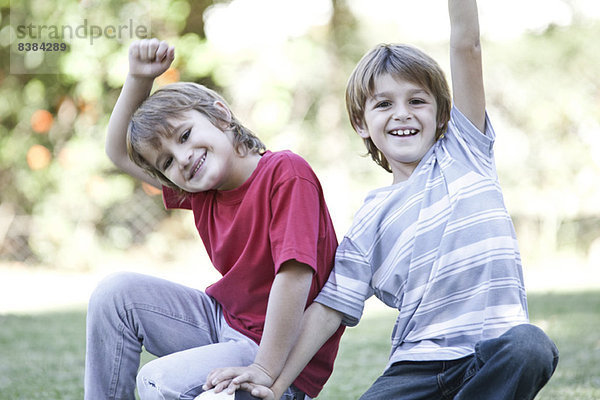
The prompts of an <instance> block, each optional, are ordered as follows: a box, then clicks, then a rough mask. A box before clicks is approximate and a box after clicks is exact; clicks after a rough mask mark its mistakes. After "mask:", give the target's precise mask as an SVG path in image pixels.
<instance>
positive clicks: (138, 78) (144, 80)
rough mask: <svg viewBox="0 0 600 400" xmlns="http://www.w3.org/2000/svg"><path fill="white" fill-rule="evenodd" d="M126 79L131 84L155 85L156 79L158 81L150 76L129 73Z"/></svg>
mask: <svg viewBox="0 0 600 400" xmlns="http://www.w3.org/2000/svg"><path fill="white" fill-rule="evenodd" d="M126 79H127V80H129V81H131V82H135V83H139V84H153V83H154V79H156V78H154V77H150V76H144V75H135V74H132V73H128V74H127V78H126Z"/></svg>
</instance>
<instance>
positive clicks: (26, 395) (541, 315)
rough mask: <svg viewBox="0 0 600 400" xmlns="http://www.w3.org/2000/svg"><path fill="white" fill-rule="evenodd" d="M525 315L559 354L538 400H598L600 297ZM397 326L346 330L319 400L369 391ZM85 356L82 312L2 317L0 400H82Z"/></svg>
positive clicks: (376, 319)
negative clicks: (537, 326) (552, 372)
mask: <svg viewBox="0 0 600 400" xmlns="http://www.w3.org/2000/svg"><path fill="white" fill-rule="evenodd" d="M529 307H530V316H531V320H532V322H533V323H535V324H537V325H539V326H541V327H542V328H543V329H544V330H545V331H546V333H548V335H549V336H550V337H551V338H552V339H553V340H554V341H555V342H556V344H557V346H558V348H559V349H560V353H561V359H560V363H559V366H558V369H557V371H556V373H555V374H554V377H553V378H552V380H551V381H550V383H549V384H548V385H547V386H546V387H545V388H544V389H543V390H542V392H541V393H540V394H539V396H538V397H537V399H540V400H550V399H560V400H569V399H577V400H592V399H600V291H588V292H578V293H560V294H559V293H550V294H531V295H530V296H529ZM394 319H395V314H394V313H393V312H381V313H375V314H374V315H370V316H369V315H367V316H366V317H365V318H364V319H363V321H362V322H361V323H360V324H359V326H358V327H356V328H351V329H348V330H347V332H346V334H345V335H344V337H343V340H342V345H341V347H340V354H339V356H338V358H337V361H336V365H335V370H334V372H333V375H332V377H331V379H330V380H329V382H328V384H327V385H326V387H325V389H324V390H323V392H322V393H321V396H319V399H321V400H338V399H339V400H351V399H356V398H358V397H359V396H360V394H361V393H363V392H364V391H365V390H366V389H367V388H368V387H369V386H370V384H371V383H372V382H373V380H375V378H377V376H379V375H380V374H381V372H382V369H383V368H384V366H385V364H386V361H387V357H388V353H389V337H390V333H391V329H392V326H393V323H394ZM84 353H85V314H84V312H83V311H71V312H59V313H58V312H57V313H48V314H41V315H0V400H4V399H6V400H9V399H10V400H17V399H27V400H35V399H44V400H54V399H56V400H59V399H78V400H80V399H81V398H82V397H83V366H84ZM145 359H146V360H147V359H148V356H147V355H146V357H145Z"/></svg>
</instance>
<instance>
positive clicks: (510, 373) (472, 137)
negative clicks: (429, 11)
mask: <svg viewBox="0 0 600 400" xmlns="http://www.w3.org/2000/svg"><path fill="white" fill-rule="evenodd" d="M448 7H449V14H450V22H451V38H450V64H451V72H452V86H453V96H452V99H451V96H450V91H449V88H448V85H447V82H446V80H445V77H444V74H443V72H442V70H441V69H440V67H439V66H438V64H437V63H436V62H435V61H434V60H433V59H431V58H430V57H429V56H427V55H426V54H424V53H423V52H421V51H420V50H418V49H415V48H413V47H410V46H405V45H379V46H377V47H375V48H374V49H372V50H371V51H370V52H368V53H367V54H366V55H365V56H364V57H363V58H362V60H361V61H360V62H359V63H358V65H357V67H356V68H355V70H354V72H353V73H352V75H351V77H350V80H349V83H348V86H347V90H346V105H347V109H348V113H349V116H350V121H351V123H352V125H353V127H354V129H355V130H356V132H357V133H358V135H359V136H360V137H361V138H363V140H364V142H365V145H366V147H367V149H368V151H369V154H370V155H371V157H372V158H373V160H374V161H375V162H376V163H377V164H379V165H380V166H381V167H383V168H384V169H385V170H386V171H388V172H390V173H391V174H392V176H393V181H392V185H391V186H388V187H383V188H380V189H377V190H374V191H372V192H371V193H369V195H368V196H367V198H366V200H365V202H364V204H363V206H362V207H361V208H360V210H359V211H358V212H357V214H356V216H355V219H354V223H353V225H352V227H351V228H350V230H349V232H348V233H347V234H346V236H345V237H344V239H343V240H342V243H341V244H340V246H339V248H338V250H337V253H336V262H335V267H334V270H333V272H332V273H331V275H330V277H329V280H328V282H327V283H326V284H325V286H324V287H323V289H322V290H321V293H320V294H319V296H318V297H317V299H316V300H315V301H316V303H317V304H314V305H313V306H311V307H310V308H309V309H308V310H307V311H306V313H305V316H304V322H303V333H302V334H301V336H300V338H299V340H298V342H297V344H296V347H295V349H294V351H293V353H292V354H291V355H290V357H289V358H288V362H287V364H286V366H285V367H284V369H283V371H282V372H281V373H279V371H270V375H271V376H279V378H278V379H277V380H276V381H275V382H274V384H272V381H271V382H269V379H263V380H261V377H260V376H258V375H259V374H254V375H253V374H252V371H250V372H246V375H243V376H238V377H237V378H236V379H234V380H233V381H232V386H234V385H238V384H240V383H242V382H244V381H246V382H248V381H249V382H253V383H255V384H256V383H258V384H262V385H266V386H267V387H269V386H270V387H271V390H266V388H264V387H255V388H254V390H253V394H254V395H255V396H259V397H263V398H270V396H271V394H272V393H275V398H278V397H277V395H278V393H279V392H280V390H281V389H283V388H285V387H287V386H289V383H288V382H289V381H290V379H292V378H293V377H294V376H295V375H294V374H297V373H298V372H299V370H301V368H300V366H301V365H304V363H306V362H308V361H309V360H310V358H311V354H312V353H313V349H317V348H318V346H320V343H321V342H322V341H323V340H325V339H326V338H327V337H328V335H329V334H330V333H333V331H334V330H335V328H336V327H337V326H338V324H339V323H340V321H341V323H343V324H345V325H347V326H354V325H356V324H357V323H358V322H359V320H360V318H361V315H362V312H363V307H364V303H365V300H366V299H368V298H369V297H370V296H372V295H373V294H374V295H375V296H377V297H378V298H379V299H380V300H381V301H382V302H384V303H385V304H386V305H388V306H390V307H393V308H397V309H398V311H399V315H398V318H397V320H396V324H395V326H394V330H393V333H392V349H391V354H390V360H389V363H388V365H387V368H386V370H385V372H384V374H383V375H382V376H381V377H379V378H378V379H377V380H376V381H375V383H374V384H373V385H372V386H371V387H370V388H369V389H368V391H367V392H366V393H365V394H364V395H363V396H362V397H361V400H371V399H385V400H389V399H438V398H443V399H451V398H456V399H532V398H534V397H535V395H536V394H537V392H538V391H539V390H540V389H541V388H542V387H543V386H544V384H545V383H546V382H547V381H548V380H549V379H550V376H551V375H552V373H553V372H554V369H555V368H556V364H557V362H558V351H557V349H556V346H555V345H554V344H553V343H552V341H551V340H550V339H549V338H548V337H547V336H546V335H545V334H544V333H543V332H542V331H541V330H540V329H539V328H536V327H534V326H533V325H530V324H529V323H528V313H527V299H526V293H525V288H524V285H523V276H522V270H521V258H520V254H519V249H518V245H517V240H516V236H515V231H514V227H513V224H512V221H511V218H510V216H509V214H508V211H507V210H506V207H505V205H504V200H503V196H502V192H501V189H500V185H499V182H498V177H497V174H496V169H495V163H494V154H493V144H494V140H495V132H494V130H493V128H492V125H491V123H490V121H489V119H488V116H487V113H486V111H485V97H484V87H483V78H482V66H481V49H480V43H479V23H478V17H477V4H476V1H475V0H449V1H448ZM233 375H234V374H232V376H233ZM263 378H264V377H263ZM250 386H251V385H250Z"/></svg>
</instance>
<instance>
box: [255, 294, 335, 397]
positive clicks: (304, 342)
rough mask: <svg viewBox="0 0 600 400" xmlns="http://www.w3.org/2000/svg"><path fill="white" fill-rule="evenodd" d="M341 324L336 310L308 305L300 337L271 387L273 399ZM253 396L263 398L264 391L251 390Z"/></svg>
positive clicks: (283, 390)
mask: <svg viewBox="0 0 600 400" xmlns="http://www.w3.org/2000/svg"><path fill="white" fill-rule="evenodd" d="M341 322H342V314H340V313H339V312H337V311H336V310H334V309H332V308H329V307H327V306H324V305H322V304H321V303H316V302H314V303H312V304H311V305H310V307H309V308H308V309H307V310H306V313H305V314H304V318H303V321H302V330H301V332H300V337H299V338H298V341H297V342H296V345H295V346H294V348H293V349H292V351H291V353H290V356H289V357H288V359H287V361H286V363H285V366H284V367H283V370H282V371H281V374H280V375H279V377H278V378H277V380H276V381H275V383H274V384H273V386H272V387H271V391H272V392H273V393H274V396H275V399H279V398H281V396H282V395H283V393H284V392H285V390H286V389H287V388H288V387H289V386H290V385H291V384H292V383H293V382H294V380H296V377H297V376H298V375H300V372H302V370H303V369H304V367H306V365H307V364H308V363H309V361H310V360H311V359H312V358H313V357H314V355H315V354H316V353H317V351H318V350H319V349H320V348H321V347H322V346H323V345H324V344H325V342H327V340H328V339H329V338H330V337H331V335H333V334H334V333H335V332H336V331H337V330H338V328H339V327H340V324H341ZM253 395H254V396H257V397H263V398H264V396H265V395H266V391H264V390H262V389H261V388H256V391H254V390H253Z"/></svg>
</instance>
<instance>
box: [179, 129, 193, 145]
mask: <svg viewBox="0 0 600 400" xmlns="http://www.w3.org/2000/svg"><path fill="white" fill-rule="evenodd" d="M190 131H191V129H186V130H185V132H183V135H181V143H183V142H185V141H186V140H188V138H189V137H190Z"/></svg>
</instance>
